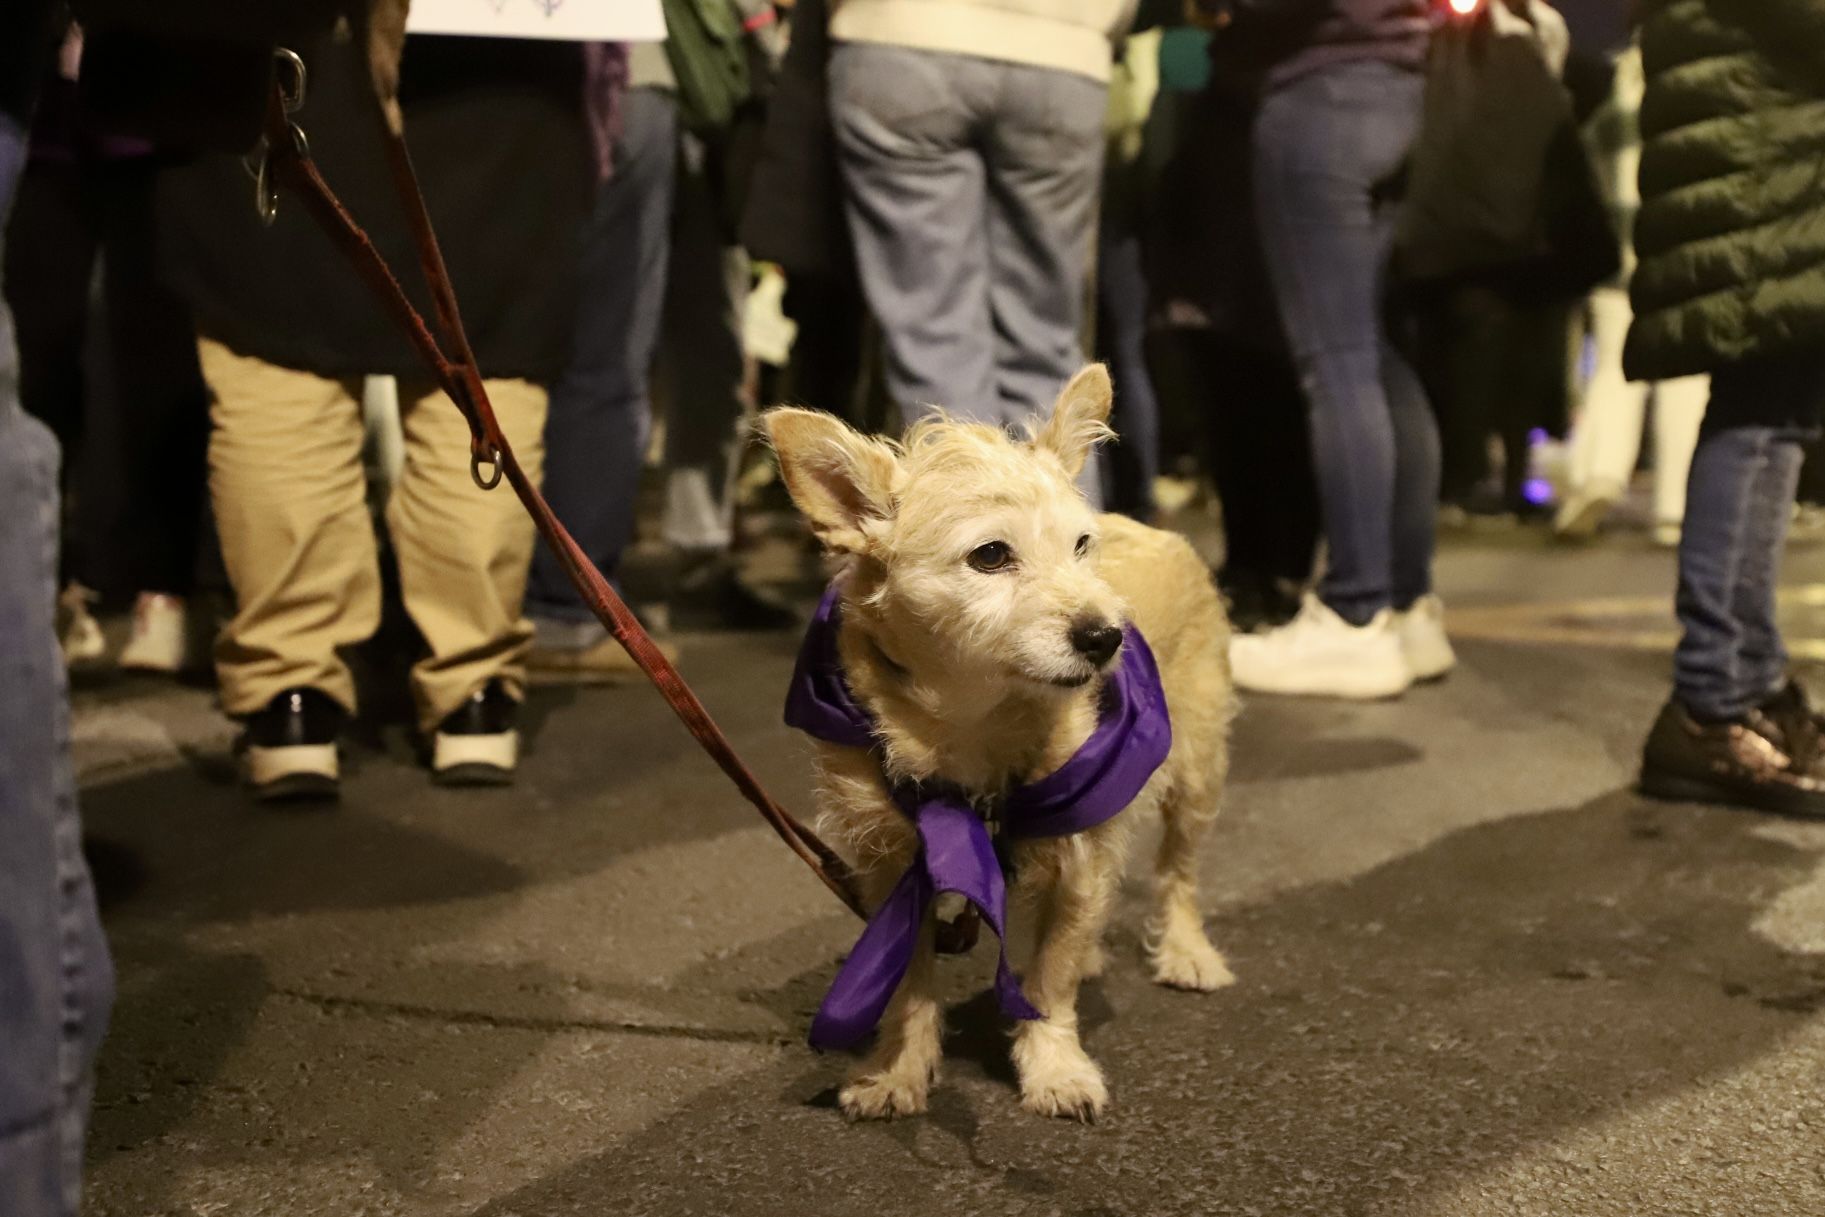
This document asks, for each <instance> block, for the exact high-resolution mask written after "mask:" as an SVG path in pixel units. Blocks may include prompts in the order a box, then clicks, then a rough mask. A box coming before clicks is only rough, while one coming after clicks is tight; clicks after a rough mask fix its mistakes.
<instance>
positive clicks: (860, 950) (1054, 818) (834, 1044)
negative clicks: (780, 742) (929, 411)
mask: <svg viewBox="0 0 1825 1217" xmlns="http://www.w3.org/2000/svg"><path fill="white" fill-rule="evenodd" d="M839 608H840V597H839V595H838V591H837V587H836V585H835V584H832V585H831V587H830V590H829V591H827V592H825V593H824V599H823V601H822V603H820V604H819V605H818V609H817V614H816V616H814V617H813V618H812V619H811V626H810V628H809V629H808V630H806V632H805V644H804V646H803V648H801V649H800V651H799V656H798V667H797V668H796V670H795V671H794V672H793V674H792V687H791V689H790V690H789V691H788V692H787V694H786V725H787V726H789V727H796V728H797V729H798V730H800V731H803V732H805V733H807V734H809V735H811V736H814V737H815V738H817V739H821V740H823V741H825V742H826V743H831V744H840V745H842V746H844V747H849V748H868V749H874V748H876V747H877V746H878V745H879V740H878V739H877V738H876V736H875V729H874V719H873V717H872V716H870V715H869V713H868V711H867V710H865V709H864V708H863V707H862V705H861V703H859V702H858V701H856V699H855V695H854V694H853V693H852V692H851V691H850V688H849V682H848V681H847V680H846V679H844V676H843V663H842V659H841V657H840V656H839V655H838V653H837V623H838V612H839ZM1171 750H1172V723H1171V720H1170V718H1169V717H1168V715H1167V713H1166V694H1165V691H1164V690H1163V689H1162V688H1161V687H1160V672H1159V668H1158V667H1157V666H1156V665H1155V663H1154V660H1153V652H1152V651H1151V650H1149V649H1148V647H1147V641H1146V639H1144V638H1142V637H1141V633H1140V631H1139V630H1137V629H1135V628H1134V627H1133V626H1132V625H1130V626H1129V627H1128V629H1127V637H1126V640H1125V641H1124V643H1123V646H1122V654H1121V662H1120V664H1119V666H1118V667H1117V668H1116V669H1115V671H1113V672H1112V673H1110V674H1109V676H1108V677H1107V679H1105V680H1104V682H1103V689H1102V704H1101V707H1100V713H1099V716H1098V721H1097V726H1096V730H1095V731H1094V732H1092V733H1091V735H1090V738H1089V739H1088V740H1086V741H1085V742H1084V746H1083V747H1081V748H1079V749H1078V750H1077V751H1076V752H1075V753H1073V754H1072V756H1071V759H1070V760H1068V761H1066V762H1065V763H1064V765H1063V766H1061V767H1060V768H1059V769H1058V770H1056V771H1055V772H1053V773H1050V774H1047V775H1046V776H1045V777H1043V778H1040V779H1038V780H1037V781H1033V782H1028V783H1026V784H1025V785H1021V786H1016V787H1015V788H1014V789H1013V790H1012V791H1010V792H1009V794H1008V796H1007V798H1006V800H1005V802H1004V803H1003V804H1002V806H1001V809H1000V810H1001V829H1002V832H1003V833H1004V834H1006V836H1007V838H1008V839H1009V840H1010V841H1013V840H1020V839H1022V838H1029V837H1059V836H1066V835H1068V834H1070V833H1076V832H1083V831H1084V830H1085V829H1089V828H1094V827H1095V826H1096V825H1098V824H1101V823H1103V822H1104V821H1105V820H1108V819H1110V818H1111V817H1113V816H1114V815H1115V814H1116V813H1118V812H1120V811H1121V810H1122V809H1123V808H1124V807H1127V806H1128V804H1130V803H1132V802H1133V801H1134V798H1135V796H1136V795H1138V794H1140V792H1141V788H1142V787H1143V786H1145V785H1146V784H1147V780H1148V779H1149V778H1151V777H1152V776H1153V773H1154V771H1155V770H1156V769H1158V768H1159V767H1160V765H1161V763H1163V762H1164V761H1165V759H1166V754H1167V753H1168V752H1170V751H1171ZM890 790H891V793H892V795H893V799H894V802H895V803H896V804H898V805H899V807H900V810H901V811H903V812H905V813H906V816H907V818H908V819H910V820H912V821H913V824H914V826H915V827H916V829H917V831H918V834H919V852H918V855H917V856H916V857H915V858H914V860H913V863H912V865H911V866H909V867H907V868H906V873H905V874H903V875H901V876H900V881H899V882H898V883H897V884H895V885H894V888H893V891H891V892H890V893H888V896H887V899H886V900H885V901H883V902H882V904H881V907H880V908H878V909H876V910H875V912H874V915H873V916H872V917H870V918H869V919H868V925H867V927H866V928H865V929H863V931H862V936H861V937H860V938H858V939H857V940H856V944H855V949H854V950H852V951H851V952H850V953H849V958H848V959H847V960H845V961H844V963H843V966H842V967H841V968H840V969H838V971H837V975H836V979H835V980H834V981H833V982H832V983H831V986H830V991H829V992H828V993H827V994H825V996H824V1001H823V1004H822V1005H821V1006H819V1008H818V1012H817V1017H816V1018H815V1019H814V1020H813V1021H812V1024H811V1046H812V1047H814V1048H820V1049H823V1048H848V1047H851V1046H853V1045H854V1044H856V1043H859V1042H860V1041H861V1040H863V1039H865V1038H866V1037H867V1036H868V1034H869V1032H871V1031H873V1030H874V1028H875V1026H876V1025H877V1024H878V1023H879V1022H880V1021H881V1016H882V1014H884V1013H885V1012H886V1010H887V1003H888V1002H889V1001H890V1000H891V999H892V998H893V994H894V990H895V989H897V988H899V987H900V981H901V980H902V979H903V978H904V977H905V975H906V971H907V969H908V968H909V967H911V965H912V957H913V952H914V951H915V950H916V949H917V947H918V945H919V933H920V930H921V929H922V928H923V927H924V925H925V918H926V915H927V913H928V912H929V911H930V909H931V904H932V901H933V900H934V899H936V897H937V896H938V894H939V893H940V892H955V893H957V894H958V895H960V896H962V897H963V898H964V899H965V900H968V901H969V902H970V903H971V904H972V905H974V906H975V907H976V910H977V911H978V912H979V913H980V914H981V915H982V919H983V920H984V921H986V922H987V923H988V926H989V928H990V929H992V930H994V931H995V936H996V937H997V938H999V939H1002V940H1003V945H1002V947H1001V955H1000V959H999V961H998V962H997V964H996V968H995V995H996V998H997V999H998V1001H999V1002H1000V1005H1001V1012H1002V1013H1003V1014H1005V1015H1007V1016H1008V1017H1010V1018H1017V1019H1036V1018H1042V1017H1044V1016H1043V1015H1042V1014H1041V1013H1040V1012H1039V1011H1038V1010H1036V1009H1034V1008H1033V1005H1032V1003H1030V1002H1029V1001H1027V999H1026V997H1025V995H1024V994H1022V993H1021V991H1020V983H1019V981H1018V980H1017V979H1016V978H1015V976H1014V972H1013V969H1011V968H1010V967H1009V966H1008V957H1007V948H1006V937H1007V936H1006V934H1005V933H1004V932H1003V922H1004V921H1005V919H1006V908H1007V885H1006V882H1005V881H1004V879H1003V877H1002V873H1001V863H1000V861H999V859H997V857H996V855H995V844H994V842H993V841H992V840H991V839H990V837H989V831H988V826H987V825H986V824H984V823H983V820H982V817H981V816H980V815H978V814H977V813H976V811H975V809H974V808H973V807H971V806H970V804H969V801H968V799H967V798H966V797H965V795H964V792H962V791H961V790H959V789H957V788H956V787H954V786H951V785H949V784H947V783H933V782H927V783H919V782H894V783H892V784H891V787H890Z"/></svg>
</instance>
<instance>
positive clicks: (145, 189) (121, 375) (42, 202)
mask: <svg viewBox="0 0 1825 1217" xmlns="http://www.w3.org/2000/svg"><path fill="white" fill-rule="evenodd" d="M156 176H157V166H156V164H155V163H154V162H153V161H152V160H151V159H150V158H146V157H133V158H123V159H119V160H86V159H85V160H79V161H73V162H58V161H48V160H40V161H34V162H33V163H32V164H31V165H30V166H29V167H28V168H27V170H26V172H25V175H24V177H23V179H22V180H21V181H20V183H19V192H18V199H17V202H16V204H15V207H14V212H13V217H12V220H11V223H10V225H9V228H8V241H7V250H8V256H7V266H6V297H7V300H8V302H9V303H10V304H11V305H12V308H13V312H14V315H15V317H16V318H17V321H16V326H17V330H18V341H19V363H20V375H19V394H20V399H21V401H22V402H23V403H24V406H25V408H26V410H27V411H28V412H29V413H31V414H33V415H35V416H37V417H38V418H40V419H42V420H43V421H44V422H46V423H47V424H49V425H50V427H51V429H52V431H54V432H55V433H56V435H57V438H58V440H59V441H60V442H61V444H62V446H63V450H64V453H65V469H64V492H65V497H66V499H67V500H68V501H69V505H70V506H69V511H68V513H67V526H66V539H65V545H64V568H65V573H66V575H67V577H69V578H72V579H75V580H77V581H79V582H81V583H85V584H88V585H89V586H92V587H96V588H100V589H103V590H105V591H109V592H111V593H131V592H137V591H148V592H165V593H169V594H172V595H179V596H182V595H187V594H189V592H190V590H191V585H192V582H193V580H194V578H195V573H196V568H197V555H198V536H199V533H200V531H201V522H202V520H203V519H204V514H203V511H204V508H203V503H204V498H205V479H204V461H205V453H206V450H207V445H208V438H209V399H208V391H207V390H206V389H205V388H204V385H203V378H202V373H201V371H200V370H199V369H198V367H197V359H196V330H195V327H194V326H193V325H192V323H191V320H190V314H189V311H188V310H187V309H186V308H185V307H184V305H183V304H182V302H181V301H180V300H179V299H178V298H177V297H176V296H175V295H173V294H172V293H171V292H170V291H169V290H167V289H166V288H165V287H164V285H163V284H162V283H161V282H160V280H159V277H158V274H157V267H156V256H155V248H154V243H153V229H154V225H153V206H152V193H153V184H154V181H155V179H156ZM98 266H99V269H100V292H99V295H98V296H97V295H96V294H95V293H94V292H93V291H92V288H93V286H94V282H95V278H96V270H97V267H98ZM96 299H99V302H100V309H99V312H97V310H96V309H94V308H93V307H92V301H94V300H96Z"/></svg>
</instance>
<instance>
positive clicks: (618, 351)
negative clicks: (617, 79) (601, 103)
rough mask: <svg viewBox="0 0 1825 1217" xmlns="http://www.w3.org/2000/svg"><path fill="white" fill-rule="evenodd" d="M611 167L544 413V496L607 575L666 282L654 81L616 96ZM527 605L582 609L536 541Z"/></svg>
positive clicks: (665, 195)
mask: <svg viewBox="0 0 1825 1217" xmlns="http://www.w3.org/2000/svg"><path fill="white" fill-rule="evenodd" d="M622 114H623V125H622V135H621V140H620V143H619V144H617V145H616V148H615V158H614V173H613V175H612V176H611V177H610V178H609V180H608V181H607V182H606V183H604V184H603V185H602V187H601V189H600V191H599V192H598V194H597V196H596V204H595V209H594V211H593V213H592V214H591V216H590V219H589V222H588V225H587V227H586V228H585V231H584V234H583V240H582V246H581V248H580V249H579V251H578V254H579V259H578V277H579V282H578V302H577V327H576V336H575V339H574V341H573V346H572V351H571V356H570V366H569V367H568V368H566V369H565V371H564V374H563V375H562V376H560V377H559V378H558V381H557V383H556V384H554V385H553V386H552V389H551V404H550V407H549V412H548V413H547V415H546V419H545V496H546V498H548V499H550V500H551V506H552V509H553V510H554V511H556V512H557V515H558V519H559V520H561V521H563V523H564V526H565V527H566V528H568V529H570V531H571V533H572V534H573V535H574V536H575V537H576V539H577V543H578V544H579V545H581V546H582V547H583V552H584V553H585V554H587V555H589V558H590V559H591V560H592V561H593V562H595V563H596V564H597V565H598V566H600V567H601V568H602V569H603V570H604V571H605V572H607V573H608V574H609V575H610V577H611V578H612V577H613V575H614V571H615V567H616V566H617V565H618V564H619V563H620V559H621V553H622V551H623V550H625V549H626V548H627V546H628V544H629V542H630V541H632V539H633V534H634V500H635V496H636V494H637V493H638V491H639V484H640V470H641V466H642V464H643V462H644V459H645V455H646V439H647V433H648V430H649V427H650V425H651V419H652V402H651V399H650V386H649V379H650V374H651V368H652V363H653V354H654V351H655V349H656V347H657V344H658V341H659V319H660V316H661V313H662V308H663V301H664V299H665V289H666V251H667V249H668V247H669V245H670V229H671V216H672V192H673V181H674V174H675V172H676V168H677V147H678V105H677V102H676V101H674V100H673V99H672V97H671V96H670V95H669V94H667V93H664V92H662V91H660V90H658V89H648V88H641V89H634V90H632V91H630V92H629V93H628V95H627V98H626V100H625V104H624V108H623V111H622ZM526 615H527V616H529V617H531V618H533V619H534V620H541V619H542V620H548V621H549V620H556V621H588V620H590V619H591V614H590V611H589V610H588V609H587V608H586V607H584V605H583V603H582V601H581V600H579V599H578V598H577V593H576V590H575V589H574V588H573V587H572V586H571V583H570V577H569V576H568V575H566V574H565V573H564V568H563V566H562V565H561V564H560V563H559V562H558V560H557V559H556V558H555V557H553V556H552V554H551V553H550V552H549V551H548V550H547V549H546V547H545V546H544V545H540V546H539V547H538V548H537V549H535V550H534V551H533V557H532V570H531V574H530V576H529V577H528V580H527V585H526Z"/></svg>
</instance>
